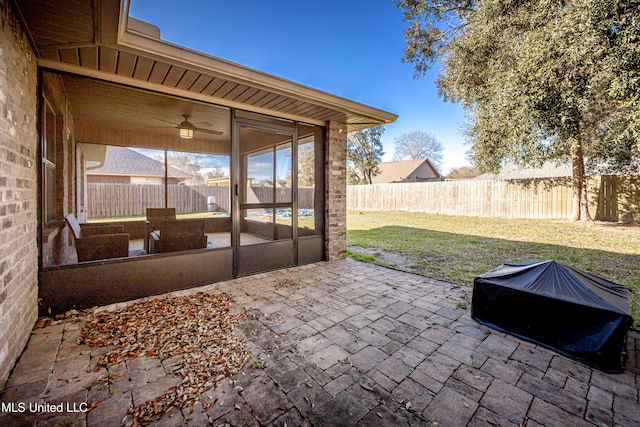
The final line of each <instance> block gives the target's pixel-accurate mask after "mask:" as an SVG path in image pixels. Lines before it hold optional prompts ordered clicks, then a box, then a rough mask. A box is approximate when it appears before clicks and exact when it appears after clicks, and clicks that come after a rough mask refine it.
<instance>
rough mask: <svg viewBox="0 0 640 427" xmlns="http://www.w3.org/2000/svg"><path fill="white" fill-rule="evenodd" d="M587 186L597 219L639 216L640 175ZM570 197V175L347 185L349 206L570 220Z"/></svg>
mask: <svg viewBox="0 0 640 427" xmlns="http://www.w3.org/2000/svg"><path fill="white" fill-rule="evenodd" d="M589 191H590V192H589V195H590V196H591V207H590V212H591V214H592V216H594V217H596V219H599V220H604V221H618V220H622V221H625V222H633V221H634V218H635V219H637V218H638V217H640V210H639V208H638V205H639V201H640V178H639V177H637V176H633V177H612V176H602V177H593V178H591V179H590V182H589ZM614 195H615V197H614ZM571 199H572V189H571V182H570V179H569V178H560V179H530V180H517V181H516V180H509V181H497V180H460V181H444V182H419V183H400V184H375V185H350V186H348V187H347V209H352V210H386V211H408V212H424V213H429V214H441V215H461V216H478V217H496V218H525V219H568V218H570V217H571V208H572V206H571ZM598 214H599V217H598Z"/></svg>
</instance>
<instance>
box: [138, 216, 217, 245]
mask: <svg viewBox="0 0 640 427" xmlns="http://www.w3.org/2000/svg"><path fill="white" fill-rule="evenodd" d="M204 227H205V223H204V220H202V219H185V220H167V221H157V222H156V223H155V227H154V229H153V231H152V232H151V233H150V234H149V252H151V253H162V252H175V251H187V250H191V249H203V248H206V247H207V235H206V234H205V232H204Z"/></svg>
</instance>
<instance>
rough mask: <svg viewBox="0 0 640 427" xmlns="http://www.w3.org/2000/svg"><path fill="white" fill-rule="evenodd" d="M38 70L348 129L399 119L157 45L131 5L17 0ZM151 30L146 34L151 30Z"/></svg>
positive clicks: (110, 0)
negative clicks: (135, 17) (132, 13)
mask: <svg viewBox="0 0 640 427" xmlns="http://www.w3.org/2000/svg"><path fill="white" fill-rule="evenodd" d="M16 3H17V4H18V7H19V9H20V13H21V14H22V16H23V18H24V22H25V24H26V26H27V31H28V33H29V35H30V37H31V40H32V43H33V45H34V49H35V50H36V55H37V57H38V65H40V66H41V67H45V68H48V69H51V70H57V71H62V72H66V73H70V74H75V75H79V76H85V77H91V78H95V79H100V80H103V81H107V82H112V83H117V84H122V85H127V86H131V87H136V88H140V89H147V90H151V91H154V92H160V93H164V94H168V95H173V96H179V97H182V98H186V99H191V100H197V101H202V102H206V103H212V104H218V105H222V106H227V107H234V108H241V109H244V110H248V111H253V112H257V113H263V114H269V115H274V116H278V117H282V118H287V119H291V120H299V121H304V122H307V123H310V124H318V125H324V124H326V122H328V121H331V120H335V121H338V122H340V123H344V124H346V125H347V128H348V130H349V131H353V130H360V129H364V128H368V127H372V126H379V125H385V124H388V123H391V122H393V121H394V120H396V118H397V115H395V114H392V113H389V112H386V111H383V110H380V109H377V108H374V107H371V106H368V105H365V104H361V103H359V102H356V101H352V100H349V99H346V98H342V97H339V96H336V95H333V94H330V93H327V92H324V91H321V90H318V89H314V88H311V87H308V86H304V85H301V84H298V83H295V82H291V81H288V80H285V79H282V78H279V77H276V76H273V75H269V74H267V73H263V72H260V71H256V70H253V69H250V68H247V67H244V66H242V65H238V64H235V63H232V62H229V61H226V60H223V59H220V58H216V57H213V56H211V55H207V54H204V53H201V52H197V51H194V50H191V49H187V48H185V47H182V46H178V45H176V44H172V43H169V42H166V41H164V40H161V39H159V38H158V37H157V34H154V31H153V26H150V25H148V24H144V23H141V22H140V21H137V20H133V19H132V18H130V17H129V0H78V1H76V2H73V3H71V4H70V3H69V2H66V1H64V0H16ZM149 30H151V31H149Z"/></svg>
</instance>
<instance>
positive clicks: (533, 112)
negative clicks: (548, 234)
mask: <svg viewBox="0 0 640 427" xmlns="http://www.w3.org/2000/svg"><path fill="white" fill-rule="evenodd" d="M396 5H397V6H398V7H400V8H402V9H403V11H404V18H405V20H407V21H408V22H409V23H410V25H409V28H408V29H407V30H406V32H405V37H406V38H407V45H406V49H405V56H404V58H405V60H406V61H409V62H412V63H414V64H415V66H416V74H417V75H422V74H424V72H425V71H426V70H427V69H428V68H429V67H430V66H431V65H433V63H434V62H435V61H439V60H442V61H443V64H444V67H443V70H442V72H441V73H440V75H439V77H438V79H437V85H438V88H439V90H440V93H441V95H442V96H443V97H444V99H445V100H449V101H454V102H460V103H462V105H463V107H464V108H465V110H466V111H467V114H468V125H467V129H466V136H467V138H468V141H469V142H470V144H471V149H470V158H471V160H472V161H473V162H474V164H475V165H476V166H477V167H479V168H480V169H481V170H483V171H496V170H498V169H499V168H500V167H502V166H503V165H504V164H505V163H507V162H515V163H519V164H541V163H542V162H543V161H545V160H550V159H565V158H566V159H569V158H570V159H571V162H572V166H573V189H574V214H573V218H574V219H580V218H583V219H587V218H588V210H587V209H586V208H587V196H586V185H585V180H584V170H585V167H584V158H588V159H589V161H591V162H593V163H597V164H607V165H615V166H616V167H617V168H618V169H620V168H621V167H625V166H627V167H628V166H631V165H632V164H633V162H634V161H636V162H637V159H638V157H639V155H640V138H639V136H640V135H639V133H640V98H639V97H640V0H573V1H568V0H531V1H517V0H486V1H482V2H477V1H472V0H437V1H436V0H403V1H399V0H398V1H396Z"/></svg>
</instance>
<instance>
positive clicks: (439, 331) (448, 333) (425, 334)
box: [420, 325, 455, 344]
mask: <svg viewBox="0 0 640 427" xmlns="http://www.w3.org/2000/svg"><path fill="white" fill-rule="evenodd" d="M453 334H455V332H454V331H452V330H450V329H447V328H445V327H444V326H442V325H433V326H431V327H430V328H427V329H425V330H424V331H422V332H421V333H420V336H421V337H422V338H426V339H428V340H429V341H433V342H434V343H436V344H444V343H445V342H447V340H448V339H449V338H451V337H452V336H453Z"/></svg>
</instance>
